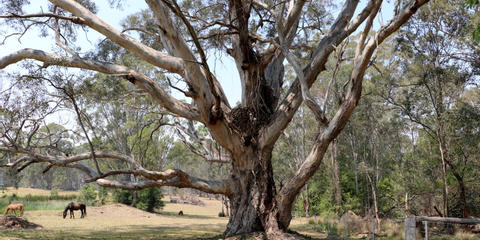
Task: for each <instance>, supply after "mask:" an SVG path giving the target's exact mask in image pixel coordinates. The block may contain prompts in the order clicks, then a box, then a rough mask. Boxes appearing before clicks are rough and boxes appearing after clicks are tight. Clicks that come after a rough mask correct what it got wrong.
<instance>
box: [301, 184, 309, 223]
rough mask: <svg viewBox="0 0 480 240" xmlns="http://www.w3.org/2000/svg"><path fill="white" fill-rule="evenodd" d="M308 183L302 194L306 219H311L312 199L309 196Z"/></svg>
mask: <svg viewBox="0 0 480 240" xmlns="http://www.w3.org/2000/svg"><path fill="white" fill-rule="evenodd" d="M308 195H309V194H308V183H307V184H305V188H304V189H303V193H302V202H303V210H304V211H305V217H307V218H308V217H310V197H309V196H308Z"/></svg>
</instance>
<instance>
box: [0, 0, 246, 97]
mask: <svg viewBox="0 0 480 240" xmlns="http://www.w3.org/2000/svg"><path fill="white" fill-rule="evenodd" d="M47 2H48V1H39V0H35V1H32V4H31V5H30V6H29V7H27V8H26V9H27V12H28V13H38V12H41V11H42V9H43V10H44V12H46V11H47V9H48V8H47V6H48V5H47ZM95 4H96V5H97V9H98V10H99V11H98V13H97V15H98V16H99V17H100V18H101V19H103V20H104V21H105V22H107V23H108V24H110V25H111V26H113V27H115V28H116V29H118V30H121V26H120V23H121V21H122V20H123V19H124V18H125V17H126V16H128V15H130V14H133V13H136V12H139V11H141V10H142V9H146V8H147V4H146V3H145V2H144V1H138V0H137V1H125V3H124V4H123V6H122V8H121V9H116V8H111V7H110V6H109V4H108V1H106V0H103V1H95ZM119 16H120V17H119ZM0 29H1V28H0ZM0 36H2V39H3V34H2V33H0ZM87 36H88V37H85V34H83V33H80V34H79V41H78V44H79V46H81V47H82V50H83V51H85V52H86V51H87V50H91V49H93V48H95V46H96V44H97V43H98V42H99V41H100V40H101V39H103V37H102V35H101V34H99V33H97V32H95V31H93V30H90V31H88V32H87ZM23 48H34V49H40V50H44V51H46V52H53V51H52V50H53V49H54V48H57V47H56V45H55V40H54V39H52V38H42V37H39V33H38V31H29V32H27V34H25V35H24V36H23V37H22V38H21V39H20V41H18V38H16V37H11V38H9V39H7V41H6V42H5V44H4V45H0V57H3V56H5V55H8V54H10V53H13V52H15V51H17V50H20V49H23ZM207 54H208V59H207V62H208V65H209V67H210V69H211V71H212V72H213V73H214V74H215V76H216V77H217V79H218V80H219V81H220V84H221V85H222V86H223V90H224V92H225V94H226V95H227V98H228V100H229V102H230V105H232V106H234V105H235V104H236V103H237V102H240V98H241V88H240V78H239V75H238V72H237V70H236V67H235V63H234V61H233V59H232V58H231V57H230V56H227V55H219V54H218V53H217V54H213V53H210V54H209V53H208V52H207ZM17 69H18V63H17V64H14V65H10V66H8V67H7V68H5V69H4V70H0V71H11V70H17ZM6 81H7V80H6V79H2V78H0V90H1V89H4V88H6V87H7V84H8V83H6ZM173 96H174V97H176V98H179V99H182V98H184V97H183V95H182V94H181V93H179V92H173Z"/></svg>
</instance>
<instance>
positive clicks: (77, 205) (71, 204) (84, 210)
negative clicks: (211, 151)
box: [63, 202, 87, 218]
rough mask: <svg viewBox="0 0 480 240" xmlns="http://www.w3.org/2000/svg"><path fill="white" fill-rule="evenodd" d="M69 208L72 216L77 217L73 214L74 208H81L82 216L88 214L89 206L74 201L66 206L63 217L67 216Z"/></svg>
mask: <svg viewBox="0 0 480 240" xmlns="http://www.w3.org/2000/svg"><path fill="white" fill-rule="evenodd" d="M68 210H70V218H72V217H73V218H75V215H74V214H73V210H80V212H82V216H81V217H80V218H83V217H85V216H87V208H86V207H85V204H83V203H74V202H71V203H69V204H68V205H67V207H66V208H65V210H64V211H63V218H65V217H66V216H67V211H68Z"/></svg>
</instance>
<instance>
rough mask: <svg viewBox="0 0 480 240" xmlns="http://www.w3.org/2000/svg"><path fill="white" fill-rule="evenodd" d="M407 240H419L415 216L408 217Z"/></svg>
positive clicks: (406, 222) (406, 220)
mask: <svg viewBox="0 0 480 240" xmlns="http://www.w3.org/2000/svg"><path fill="white" fill-rule="evenodd" d="M405 240H417V235H416V229H415V216H407V217H406V218H405Z"/></svg>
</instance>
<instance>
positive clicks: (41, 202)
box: [0, 194, 77, 211]
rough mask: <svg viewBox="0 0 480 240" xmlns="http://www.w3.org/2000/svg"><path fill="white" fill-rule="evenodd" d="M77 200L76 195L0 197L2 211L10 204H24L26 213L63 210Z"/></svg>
mask: <svg viewBox="0 0 480 240" xmlns="http://www.w3.org/2000/svg"><path fill="white" fill-rule="evenodd" d="M75 199H77V196H76V195H73V194H72V195H50V196H43V195H31V194H27V195H25V196H22V197H19V196H17V195H15V194H13V195H10V196H6V195H3V196H1V197H0V209H5V207H6V206H8V205H9V204H10V203H22V204H23V205H24V207H25V211H32V210H62V209H64V208H65V207H66V206H67V204H68V203H69V202H71V201H75Z"/></svg>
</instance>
